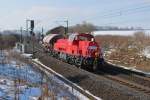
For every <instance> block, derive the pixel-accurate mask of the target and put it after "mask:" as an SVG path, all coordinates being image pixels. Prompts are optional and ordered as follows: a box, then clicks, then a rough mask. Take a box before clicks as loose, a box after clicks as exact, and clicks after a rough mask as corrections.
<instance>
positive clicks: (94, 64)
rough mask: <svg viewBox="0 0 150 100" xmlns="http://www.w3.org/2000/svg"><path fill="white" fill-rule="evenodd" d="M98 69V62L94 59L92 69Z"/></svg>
mask: <svg viewBox="0 0 150 100" xmlns="http://www.w3.org/2000/svg"><path fill="white" fill-rule="evenodd" d="M97 69H98V62H97V61H94V63H93V67H92V71H96V70H97Z"/></svg>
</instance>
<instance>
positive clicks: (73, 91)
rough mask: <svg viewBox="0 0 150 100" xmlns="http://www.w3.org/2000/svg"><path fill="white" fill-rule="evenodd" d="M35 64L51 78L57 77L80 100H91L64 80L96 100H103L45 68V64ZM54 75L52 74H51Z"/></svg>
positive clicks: (37, 62) (36, 62) (35, 62)
mask: <svg viewBox="0 0 150 100" xmlns="http://www.w3.org/2000/svg"><path fill="white" fill-rule="evenodd" d="M33 62H34V64H35V65H37V66H38V67H39V68H40V69H41V70H43V71H44V72H45V73H46V74H47V75H48V76H51V75H52V74H53V75H54V76H55V80H57V81H58V82H59V83H61V84H63V85H65V86H66V87H68V90H69V91H70V92H71V93H72V94H73V95H75V96H77V97H78V98H79V99H80V100H90V99H89V98H88V97H86V96H85V95H84V94H82V93H80V92H79V91H78V90H77V89H75V88H73V86H71V85H68V84H67V83H65V82H64V81H63V80H65V81H67V82H69V83H70V84H72V85H74V87H76V88H78V89H80V91H84V92H85V93H86V95H88V96H90V97H92V98H94V99H96V100H101V98H99V97H96V96H94V95H93V94H91V93H90V92H89V91H87V90H84V89H83V88H81V87H80V86H78V85H76V84H74V83H72V82H71V81H69V80H67V79H66V78H65V77H63V76H62V75H60V74H59V73H57V72H55V71H53V70H52V69H51V68H49V67H47V66H45V65H44V64H42V63H41V62H40V61H39V60H38V59H33ZM39 65H40V66H42V67H44V68H45V69H43V68H42V67H40V66H39ZM49 71H50V72H52V73H50V72H49ZM57 77H60V78H61V79H62V80H60V79H58V78H57Z"/></svg>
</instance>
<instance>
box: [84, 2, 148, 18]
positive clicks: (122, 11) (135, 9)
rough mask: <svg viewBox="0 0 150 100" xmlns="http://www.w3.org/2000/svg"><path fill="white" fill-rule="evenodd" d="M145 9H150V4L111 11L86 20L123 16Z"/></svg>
mask: <svg viewBox="0 0 150 100" xmlns="http://www.w3.org/2000/svg"><path fill="white" fill-rule="evenodd" d="M143 10H150V4H148V5H144V6H141V7H135V8H128V9H125V10H119V11H115V12H111V13H108V14H104V15H101V16H97V17H92V18H89V19H86V20H96V19H97V18H103V19H104V18H112V17H119V16H123V15H127V14H133V13H137V12H141V11H143Z"/></svg>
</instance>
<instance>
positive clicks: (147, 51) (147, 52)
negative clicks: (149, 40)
mask: <svg viewBox="0 0 150 100" xmlns="http://www.w3.org/2000/svg"><path fill="white" fill-rule="evenodd" d="M142 54H143V55H144V56H145V57H147V58H150V46H148V47H145V49H144V50H143V52H142Z"/></svg>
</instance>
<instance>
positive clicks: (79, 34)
mask: <svg viewBox="0 0 150 100" xmlns="http://www.w3.org/2000/svg"><path fill="white" fill-rule="evenodd" d="M70 36H72V37H75V36H85V37H89V38H93V37H94V36H93V35H91V34H87V33H74V34H71V35H70Z"/></svg>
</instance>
